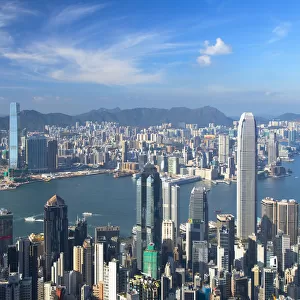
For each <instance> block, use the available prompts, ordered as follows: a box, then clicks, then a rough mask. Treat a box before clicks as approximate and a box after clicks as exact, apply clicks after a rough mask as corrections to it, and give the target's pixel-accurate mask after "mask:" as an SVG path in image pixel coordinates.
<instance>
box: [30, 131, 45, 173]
mask: <svg viewBox="0 0 300 300" xmlns="http://www.w3.org/2000/svg"><path fill="white" fill-rule="evenodd" d="M26 164H27V166H28V170H29V171H30V172H45V171H47V169H48V167H47V139H46V137H45V136H42V135H33V136H31V137H29V138H28V139H27V140H26Z"/></svg>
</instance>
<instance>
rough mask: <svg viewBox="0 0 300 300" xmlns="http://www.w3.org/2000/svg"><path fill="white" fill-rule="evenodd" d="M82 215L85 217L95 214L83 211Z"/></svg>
mask: <svg viewBox="0 0 300 300" xmlns="http://www.w3.org/2000/svg"><path fill="white" fill-rule="evenodd" d="M82 215H83V216H84V217H91V216H92V215H93V213H91V212H84V213H82Z"/></svg>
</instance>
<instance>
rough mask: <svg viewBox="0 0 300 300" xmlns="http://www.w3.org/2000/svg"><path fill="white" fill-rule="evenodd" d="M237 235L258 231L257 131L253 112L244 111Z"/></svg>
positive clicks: (239, 140)
mask: <svg viewBox="0 0 300 300" xmlns="http://www.w3.org/2000/svg"><path fill="white" fill-rule="evenodd" d="M237 143H238V149H237V237H238V238H240V239H247V238H248V236H249V235H251V234H252V233H256V219H257V212H256V197H257V196H256V194H257V193H256V189H257V148H256V147H257V146H256V145H257V132H256V121H255V119H254V116H253V114H252V113H243V114H242V116H241V118H240V121H239V125H238V136H237Z"/></svg>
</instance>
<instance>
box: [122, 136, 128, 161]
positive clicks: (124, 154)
mask: <svg viewBox="0 0 300 300" xmlns="http://www.w3.org/2000/svg"><path fill="white" fill-rule="evenodd" d="M127 153H128V143H127V142H126V141H122V163H124V162H126V161H127V155H128V154H127Z"/></svg>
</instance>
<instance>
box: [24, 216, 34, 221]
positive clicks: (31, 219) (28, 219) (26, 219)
mask: <svg viewBox="0 0 300 300" xmlns="http://www.w3.org/2000/svg"><path fill="white" fill-rule="evenodd" d="M24 220H25V222H35V217H28V218H24Z"/></svg>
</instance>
